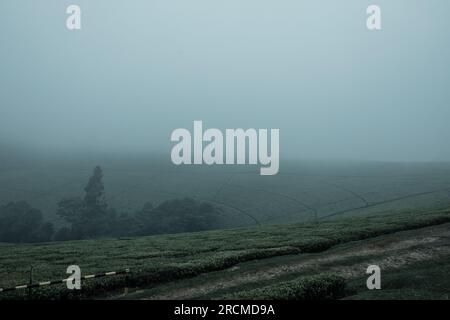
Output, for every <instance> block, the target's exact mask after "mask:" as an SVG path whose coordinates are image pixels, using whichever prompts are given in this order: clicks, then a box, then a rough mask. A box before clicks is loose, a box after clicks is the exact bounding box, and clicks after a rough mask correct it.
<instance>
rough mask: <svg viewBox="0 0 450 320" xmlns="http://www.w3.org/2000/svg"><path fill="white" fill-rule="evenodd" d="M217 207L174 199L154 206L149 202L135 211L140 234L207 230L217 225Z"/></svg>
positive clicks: (194, 201)
mask: <svg viewBox="0 0 450 320" xmlns="http://www.w3.org/2000/svg"><path fill="white" fill-rule="evenodd" d="M220 213H221V210H220V209H219V208H216V207H214V206H213V205H211V204H210V203H206V202H200V201H196V200H194V199H190V198H185V199H175V200H169V201H165V202H163V203H161V204H160V205H159V206H157V207H156V208H153V206H152V205H151V204H149V203H147V204H145V205H144V207H143V208H142V210H140V211H139V212H137V213H136V215H135V217H136V221H137V223H138V225H139V234H140V235H150V234H160V233H179V232H194V231H202V230H209V229H214V228H217V227H218V216H219V214H220Z"/></svg>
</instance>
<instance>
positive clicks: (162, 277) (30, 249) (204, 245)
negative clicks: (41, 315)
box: [0, 210, 450, 299]
mask: <svg viewBox="0 0 450 320" xmlns="http://www.w3.org/2000/svg"><path fill="white" fill-rule="evenodd" d="M448 222H450V210H436V211H430V212H426V213H424V212H417V213H410V212H406V213H398V214H391V215H388V216H380V215H377V216H372V217H364V218H347V219H340V220H336V221H319V222H311V223H303V224H292V225H280V226H262V227H253V228H242V229H229V230H220V231H210V232H199V233H190V234H177V235H163V236H153V237H141V238H126V239H101V240H85V241H68V242H57V243H48V244H40V245H0V257H1V265H0V287H3V288H4V287H9V286H14V285H19V284H23V283H27V282H28V270H29V266H30V265H33V267H34V281H48V280H54V279H62V278H65V277H66V276H67V275H66V273H65V272H66V268H67V266H69V265H72V264H76V265H79V266H80V267H81V271H82V273H83V274H90V273H97V272H106V271H115V270H120V269H124V268H130V269H131V272H132V273H131V274H130V275H129V276H127V277H122V276H118V277H113V278H108V279H106V278H103V279H99V280H89V281H85V282H84V283H83V289H82V290H81V293H79V292H77V293H74V292H69V291H68V290H66V289H65V287H64V286H63V285H58V286H52V287H47V288H42V289H38V290H34V292H33V295H34V296H33V297H34V298H39V297H42V298H50V297H51V298H55V297H56V298H61V297H69V298H70V297H87V296H92V295H99V294H101V293H102V292H111V291H114V290H115V289H120V288H123V287H125V286H126V287H130V288H146V287H148V286H150V285H151V286H155V285H156V284H160V283H169V282H173V281H174V280H176V279H186V278H192V277H194V276H197V275H199V274H204V273H210V272H213V271H219V270H226V269H229V268H231V267H233V266H237V265H238V264H239V263H243V262H251V261H254V262H256V263H258V262H260V261H264V260H261V259H267V258H273V257H283V256H286V257H288V258H289V259H290V258H291V257H300V258H302V259H303V257H305V256H306V254H307V253H320V252H324V251H326V250H328V249H330V248H333V247H334V246H337V245H342V244H345V243H349V242H352V241H358V240H362V239H370V238H374V237H377V236H381V235H386V234H392V233H396V232H398V231H403V230H414V229H418V228H424V227H427V226H433V225H439V224H444V223H448ZM351 257H352V256H351ZM266 261H267V260H266ZM264 263H265V262H264ZM330 265H332V263H330ZM314 266H315V265H314ZM324 270H325V269H324ZM131 291H133V290H131ZM17 294H19V297H20V295H22V296H25V295H26V294H27V292H24V291H22V292H15V293H14V296H11V295H9V294H8V295H7V294H6V293H3V294H0V299H1V298H11V297H18V296H17Z"/></svg>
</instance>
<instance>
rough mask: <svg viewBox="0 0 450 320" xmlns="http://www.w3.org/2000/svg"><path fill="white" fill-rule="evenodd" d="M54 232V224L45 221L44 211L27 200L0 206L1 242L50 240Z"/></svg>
mask: <svg viewBox="0 0 450 320" xmlns="http://www.w3.org/2000/svg"><path fill="white" fill-rule="evenodd" d="M53 232H54V229H53V225H52V224H51V223H49V222H47V223H46V222H44V218H43V215H42V212H41V211H40V210H38V209H35V208H32V207H31V206H30V205H29V204H28V203H27V202H25V201H20V202H10V203H8V204H6V205H4V206H0V242H44V241H50V240H51V239H52V235H53Z"/></svg>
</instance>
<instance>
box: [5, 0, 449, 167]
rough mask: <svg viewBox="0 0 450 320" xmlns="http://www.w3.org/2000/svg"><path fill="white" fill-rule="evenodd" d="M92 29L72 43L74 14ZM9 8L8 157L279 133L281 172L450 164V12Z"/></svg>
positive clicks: (143, 4)
mask: <svg viewBox="0 0 450 320" xmlns="http://www.w3.org/2000/svg"><path fill="white" fill-rule="evenodd" d="M69 4H77V5H79V6H80V7H81V10H82V20H81V21H82V30H77V31H69V30H67V29H66V25H65V20H66V18H67V14H66V13H65V10H66V7H67V6H68V5H69ZM370 4H372V1H365V0H363V1H361V0H345V1H336V0H326V1H324V0H320V1H318V0H308V1H300V0H289V1H288V0H283V1H274V0H271V1H267V0H244V1H243V0H226V1H217V0H216V1H211V0H189V1H186V0H170V1H167V0H158V1H155V0H139V1H138V0H134V1H131V2H130V1H123V0H122V1H117V0H96V1H89V0H71V1H60V0H51V1H50V0H49V1H32V0H27V1H24V0H2V1H1V2H0V46H1V50H0V145H2V146H8V147H11V146H14V148H20V149H24V150H25V149H30V150H35V151H39V152H44V153H83V152H93V151H95V152H104V153H113V154H124V155H126V154H139V153H157V154H159V155H161V154H162V155H166V156H167V159H169V154H170V149H171V148H172V146H173V143H172V142H171V141H170V134H171V132H172V131H173V130H174V129H176V128H188V129H190V130H192V125H193V121H194V120H202V121H203V123H204V125H205V127H210V128H221V129H225V128H240V127H242V128H279V129H280V139H281V142H280V157H281V159H287V158H289V159H350V160H381V161H449V160H450V148H449V147H448V141H449V137H450V126H449V119H450V90H449V83H450V35H449V33H450V19H448V12H449V10H450V2H447V1H442V0H438V1H419V0H413V1H412V0H409V1H406V0H396V1H387V0H378V1H377V4H378V5H379V6H380V7H381V10H382V30H380V31H372V32H371V31H369V30H367V28H366V8H367V6H368V5H370Z"/></svg>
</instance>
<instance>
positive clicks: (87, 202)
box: [57, 167, 115, 239]
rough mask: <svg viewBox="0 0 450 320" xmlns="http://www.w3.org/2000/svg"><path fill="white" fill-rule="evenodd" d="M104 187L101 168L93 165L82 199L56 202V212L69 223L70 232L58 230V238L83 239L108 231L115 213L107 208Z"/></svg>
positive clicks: (107, 232) (101, 234)
mask: <svg viewBox="0 0 450 320" xmlns="http://www.w3.org/2000/svg"><path fill="white" fill-rule="evenodd" d="M104 189H105V188H104V184H103V172H102V169H101V168H100V167H95V169H94V172H93V174H92V176H91V178H90V179H89V182H88V184H87V185H86V187H85V188H84V191H85V196H84V198H83V199H81V198H78V197H77V198H69V199H63V200H61V201H60V202H59V203H58V211H57V214H58V215H59V216H60V217H62V218H63V219H65V220H66V221H67V222H68V223H70V225H71V230H70V232H69V231H68V230H65V229H64V230H61V231H58V237H59V238H72V239H84V238H91V237H96V236H103V235H108V234H109V233H110V229H111V225H112V224H113V223H114V221H113V220H114V218H115V213H114V211H113V210H109V209H108V206H107V204H106V201H105V198H104Z"/></svg>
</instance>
